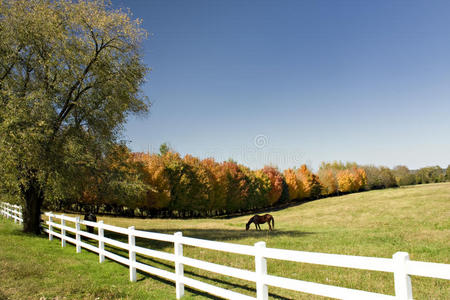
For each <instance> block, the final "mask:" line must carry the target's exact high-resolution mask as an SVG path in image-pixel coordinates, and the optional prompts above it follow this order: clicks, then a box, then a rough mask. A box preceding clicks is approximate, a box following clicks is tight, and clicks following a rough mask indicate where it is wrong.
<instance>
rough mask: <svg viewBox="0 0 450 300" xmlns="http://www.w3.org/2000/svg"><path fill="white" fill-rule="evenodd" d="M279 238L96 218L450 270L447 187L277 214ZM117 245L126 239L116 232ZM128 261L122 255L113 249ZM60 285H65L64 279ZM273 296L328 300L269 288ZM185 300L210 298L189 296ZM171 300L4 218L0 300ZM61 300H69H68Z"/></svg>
mask: <svg viewBox="0 0 450 300" xmlns="http://www.w3.org/2000/svg"><path fill="white" fill-rule="evenodd" d="M272 214H273V216H274V218H275V228H276V230H275V231H274V232H268V231H267V225H266V224H264V225H262V228H263V229H264V230H263V231H261V232H256V231H255V230H254V229H253V228H254V227H253V228H252V229H251V230H250V231H247V232H246V231H245V230H244V226H245V223H246V222H247V220H248V218H249V217H248V216H245V217H238V218H233V219H195V220H167V219H156V220H154V219H127V218H113V217H99V220H104V222H105V223H107V224H113V225H117V226H122V227H128V226H131V225H134V226H136V228H137V229H143V230H150V231H156V232H163V233H170V234H171V233H174V232H176V231H182V232H183V235H185V236H190V237H197V238H203V239H208V240H217V241H226V242H231V243H239V244H247V245H253V244H254V243H256V242H258V241H265V242H266V243H267V247H273V248H283V249H293V250H302V251H314V252H323V253H335V254H348V255H362V256H372V257H387V258H390V257H392V255H393V254H394V253H395V252H397V251H406V252H408V253H409V255H410V258H411V259H412V260H419V261H429V262H438V263H447V264H449V263H450V183H442V184H429V185H418V186H411V187H403V188H397V189H388V190H379V191H369V192H364V193H357V194H350V195H345V196H340V197H333V198H326V199H321V200H317V201H313V202H309V203H305V204H302V205H299V206H296V207H291V208H288V209H285V210H282V211H277V212H273V213H272ZM115 238H117V239H121V238H122V239H123V240H124V241H126V238H125V237H123V236H120V235H116V236H115ZM137 243H138V244H140V245H144V246H146V247H149V248H152V249H157V250H161V251H167V252H173V247H172V245H171V244H168V243H161V242H155V241H148V240H143V239H138V240H137ZM114 251H115V252H116V253H119V254H122V255H127V253H126V252H121V251H118V250H114ZM184 253H185V255H187V256H189V257H193V258H198V259H202V260H206V261H210V262H215V263H220V264H224V265H228V266H233V267H239V268H245V269H249V270H253V268H254V262H253V259H252V258H251V257H246V256H242V255H234V254H229V253H221V252H218V251H210V250H205V249H199V248H192V247H186V246H185V248H184ZM138 260H139V261H143V262H145V263H147V264H150V265H153V266H157V267H159V268H163V269H166V270H171V271H173V263H170V262H164V261H159V260H153V259H149V258H146V257H139V258H138ZM268 271H269V273H270V274H273V275H279V276H285V277H290V278H295V279H300V280H306V281H313V282H319V283H325V284H332V285H336V286H342V287H348V288H355V289H361V290H366V291H371V292H377V293H385V294H391V295H393V294H394V281H393V275H392V273H384V272H371V271H362V270H354V269H346V268H335V267H327V266H319V265H310V264H300V263H289V262H283V261H275V260H269V261H268ZM185 273H186V274H187V276H189V277H193V278H197V279H200V280H203V281H205V282H208V283H213V284H215V285H218V286H221V287H224V288H227V289H230V290H234V291H237V292H240V293H245V294H248V295H255V290H254V288H255V287H254V283H251V282H246V281H242V280H237V279H232V278H227V277H226V276H221V275H218V274H212V273H209V272H205V271H201V270H197V269H194V268H191V267H187V266H185ZM62 279H64V281H62ZM412 283H413V295H414V298H415V299H450V282H449V281H447V280H440V279H432V278H423V277H412ZM269 293H270V296H271V298H273V299H323V298H322V297H318V296H317V297H316V296H311V295H306V294H301V293H296V292H292V291H288V290H282V289H277V288H272V287H269ZM186 295H187V297H186V299H207V298H210V299H211V298H212V299H214V298H213V297H211V296H208V295H205V294H203V293H200V292H197V291H194V290H190V289H188V290H187V293H186ZM41 297H45V298H46V299H55V298H57V299H175V287H174V284H173V283H171V282H167V281H164V280H161V279H158V278H156V277H151V276H149V275H147V274H138V282H136V283H130V282H129V280H128V269H127V268H126V267H125V266H121V265H120V264H116V263H114V262H111V261H109V260H107V262H106V263H103V264H99V263H98V256H97V255H96V254H93V253H89V252H87V251H86V250H84V249H83V251H82V253H81V254H76V253H75V247H74V246H72V245H70V244H68V246H67V247H66V248H61V247H60V241H59V240H57V239H55V240H54V241H52V242H49V241H48V240H47V239H45V238H39V237H33V236H28V235H25V234H23V233H21V232H20V228H19V227H18V226H17V225H15V224H13V223H12V222H10V221H6V220H2V219H0V299H3V298H5V299H40V298H41ZM63 297H65V298H63Z"/></svg>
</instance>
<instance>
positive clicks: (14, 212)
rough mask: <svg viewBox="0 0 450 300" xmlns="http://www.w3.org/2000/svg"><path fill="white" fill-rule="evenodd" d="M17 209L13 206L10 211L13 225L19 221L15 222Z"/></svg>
mask: <svg viewBox="0 0 450 300" xmlns="http://www.w3.org/2000/svg"><path fill="white" fill-rule="evenodd" d="M16 209H17V208H16V207H15V206H13V208H12V210H11V214H12V217H13V219H14V223H17V222H18V221H19V220H17V210H16Z"/></svg>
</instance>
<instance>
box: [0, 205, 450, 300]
mask: <svg viewBox="0 0 450 300" xmlns="http://www.w3.org/2000/svg"><path fill="white" fill-rule="evenodd" d="M0 209H1V215H2V216H5V217H6V218H13V219H14V221H15V222H20V223H21V222H23V220H22V211H21V207H20V206H17V205H11V204H8V203H4V202H1V203H0ZM45 215H46V216H47V217H48V221H47V222H46V224H47V225H48V229H45V230H44V231H45V232H46V233H48V237H49V240H52V239H53V237H56V238H59V239H60V240H61V246H62V247H65V246H66V242H68V243H71V244H73V245H75V247H76V252H77V253H79V252H81V248H85V249H87V250H89V251H92V252H95V253H98V255H99V262H100V263H102V262H104V261H105V258H109V259H111V260H114V261H116V262H119V263H121V264H123V265H126V266H128V268H129V273H130V281H132V282H134V281H136V270H140V271H143V272H146V273H149V274H152V275H156V276H159V277H162V278H165V279H168V280H171V281H174V282H175V287H176V298H177V299H179V298H181V297H182V296H183V295H184V286H185V285H187V286H190V287H192V288H194V289H198V290H201V291H204V292H207V293H209V294H212V295H216V296H219V297H222V298H226V299H258V300H266V299H268V295H269V292H268V288H269V286H273V287H279V288H284V289H289V290H293V291H298V292H303V293H309V294H314V295H320V296H325V297H331V298H337V299H405V300H406V299H412V285H411V278H410V276H411V275H414V276H424V277H433V278H440V279H447V280H450V265H449V264H440V263H429V262H420V261H411V260H409V256H408V253H406V252H397V253H395V254H394V255H393V257H392V258H374V257H363V256H350V255H338V254H325V253H314V252H304V251H294V250H283V249H275V248H266V244H265V242H258V243H256V244H255V245H254V246H247V245H239V244H232V243H224V242H215V241H208V240H202V239H197V238H191V237H184V236H183V235H182V233H181V232H176V233H175V234H173V235H170V234H162V233H156V232H147V231H142V230H136V229H135V228H134V226H132V227H129V228H123V227H117V226H112V225H108V224H104V223H103V221H99V222H90V221H84V220H81V219H80V218H79V217H69V216H65V215H58V214H53V213H51V212H49V213H45ZM56 220H58V222H56ZM69 224H72V226H69ZM81 225H85V226H91V227H93V228H97V234H93V233H89V232H86V231H83V230H81ZM54 229H58V231H59V232H57V231H55V230H54ZM105 231H109V232H114V233H116V234H121V235H124V238H125V236H126V237H127V240H128V242H127V243H125V242H121V241H118V240H115V239H111V238H108V237H105ZM68 233H69V234H71V236H69V235H68ZM81 237H85V238H89V239H91V240H95V241H96V245H95V246H94V245H92V244H89V243H86V242H83V241H82V239H81ZM136 238H143V239H150V240H156V241H162V242H168V243H172V244H173V249H174V251H173V253H168V252H164V251H157V250H153V249H148V248H143V247H139V246H137V245H136ZM105 244H106V245H108V246H109V247H111V246H113V247H116V248H119V249H123V250H125V251H128V256H122V255H118V254H115V253H113V252H110V251H108V250H106V249H105ZM183 245H187V246H192V247H200V248H204V249H210V250H216V251H222V252H229V253H235V254H241V255H247V256H251V257H254V259H255V269H254V270H244V269H239V268H234V267H229V266H223V265H219V264H215V263H211V262H205V261H202V260H198V259H194V258H190V257H187V256H185V255H183ZM137 254H140V255H145V256H148V257H152V258H158V259H162V260H165V261H169V262H172V263H173V264H174V267H175V272H170V271H166V270H162V269H159V268H156V267H153V266H149V265H146V264H144V263H142V262H139V261H137V260H136V255H137ZM267 259H276V260H283V261H290V262H298V263H308V264H319V265H326V266H334V267H343V268H352V269H362V270H370V271H381V272H390V273H393V274H394V287H395V296H392V295H383V294H378V293H373V292H367V291H361V290H356V289H350V288H344V287H338V286H332V285H327V284H320V283H315V282H308V281H302V280H297V279H291V278H284V277H279V276H274V275H269V274H267ZM185 265H186V266H191V267H194V268H198V269H202V270H206V271H209V272H214V273H217V274H222V275H225V276H229V277H234V278H238V279H242V280H247V281H250V282H254V283H255V284H256V298H255V297H251V296H248V295H243V294H240V293H237V292H234V291H230V290H227V289H224V288H221V287H217V286H214V285H212V284H208V283H205V282H202V281H199V280H196V279H193V278H190V277H186V276H185V275H184V266H185Z"/></svg>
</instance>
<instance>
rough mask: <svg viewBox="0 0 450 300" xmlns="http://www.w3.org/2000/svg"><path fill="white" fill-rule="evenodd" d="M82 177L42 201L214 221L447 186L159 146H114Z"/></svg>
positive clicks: (416, 174) (431, 178) (398, 175)
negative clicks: (245, 161)
mask: <svg viewBox="0 0 450 300" xmlns="http://www.w3.org/2000/svg"><path fill="white" fill-rule="evenodd" d="M86 170H87V171H88V172H87V173H85V174H83V176H82V177H80V178H83V179H79V180H77V181H76V182H77V184H71V185H70V186H68V185H67V184H66V183H63V182H61V183H60V184H57V185H56V186H60V187H61V188H60V189H59V191H58V192H53V193H52V194H51V195H52V196H51V197H48V198H49V200H50V201H49V203H48V205H52V204H51V203H53V205H55V204H56V205H57V207H55V209H58V210H64V209H71V210H80V211H81V210H87V209H93V210H95V211H96V212H99V211H100V212H107V213H113V214H118V215H130V216H133V215H141V216H157V217H196V216H216V215H224V214H233V213H242V212H248V211H255V210H258V209H262V208H267V207H272V206H276V205H283V204H286V203H289V202H298V201H307V200H312V199H317V198H320V197H327V196H333V195H339V194H344V193H353V192H358V191H363V190H371V189H382V188H390V187H396V186H402V185H409V184H416V183H428V182H439V181H445V180H447V179H450V177H449V176H448V175H449V174H446V172H445V170H442V169H441V168H439V167H427V168H423V169H420V170H416V171H410V170H409V169H408V168H407V167H405V166H398V167H395V168H394V169H392V170H391V169H389V168H387V167H376V166H360V165H358V164H356V163H342V162H332V163H322V165H321V166H320V168H319V170H318V172H317V173H316V174H315V173H313V172H312V171H311V170H310V169H309V168H308V167H307V166H306V165H302V166H300V167H299V168H293V169H287V170H285V171H284V172H280V171H279V170H278V169H277V168H276V167H273V166H265V167H264V168H262V169H260V170H251V169H249V168H248V167H246V166H243V165H241V164H238V163H236V162H234V161H232V160H229V161H225V162H216V161H215V160H214V159H212V158H207V159H199V158H196V157H193V156H191V155H186V156H184V157H181V156H180V154H179V153H176V152H174V151H170V150H169V149H168V148H167V146H166V145H163V146H162V147H161V153H160V154H147V153H132V152H130V151H129V150H128V148H127V147H126V146H116V147H115V148H114V150H113V151H111V152H110V153H108V155H106V156H104V157H103V158H102V159H100V160H99V161H98V162H97V168H96V171H95V172H93V171H92V169H86ZM449 170H450V169H447V173H449V172H450V171H449ZM52 197H53V198H52Z"/></svg>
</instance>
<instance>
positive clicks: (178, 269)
mask: <svg viewBox="0 0 450 300" xmlns="http://www.w3.org/2000/svg"><path fill="white" fill-rule="evenodd" d="M174 236H175V241H174V247H175V276H176V281H175V288H176V296H177V299H180V298H181V297H183V295H184V284H183V279H182V277H183V276H184V268H183V263H182V262H181V258H182V257H183V244H182V243H181V238H182V237H183V233H182V232H175V233H174Z"/></svg>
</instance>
